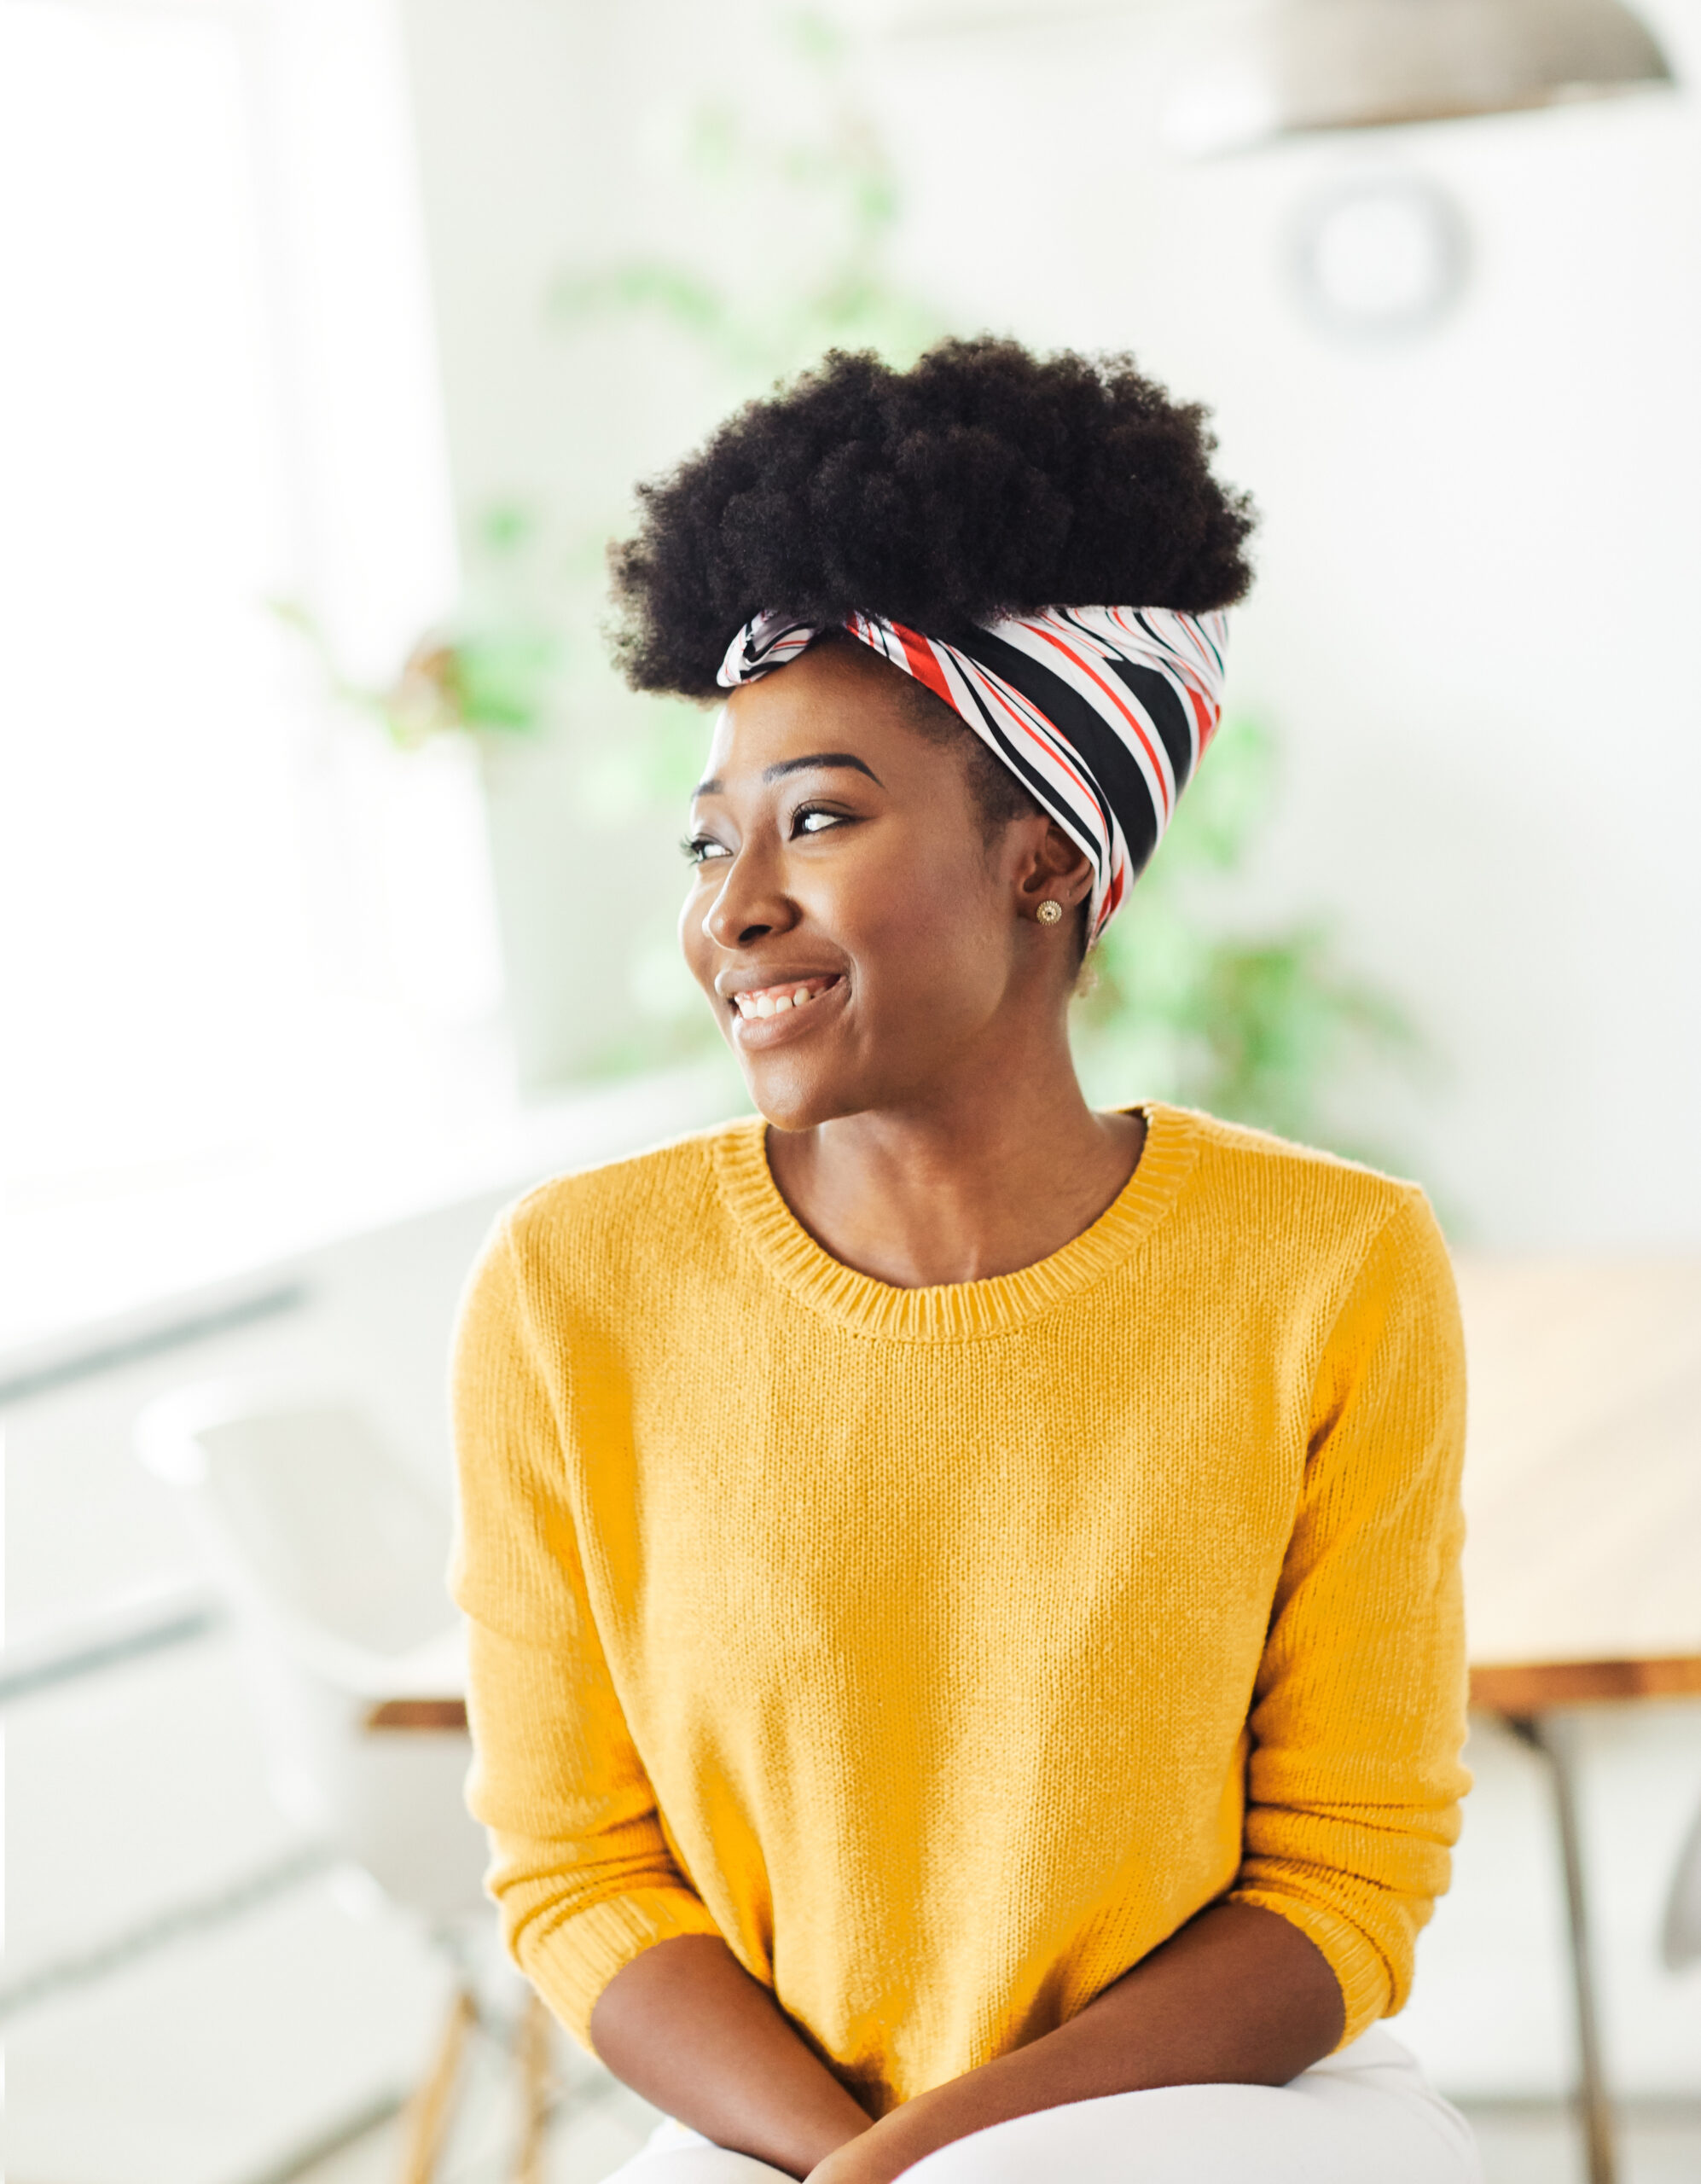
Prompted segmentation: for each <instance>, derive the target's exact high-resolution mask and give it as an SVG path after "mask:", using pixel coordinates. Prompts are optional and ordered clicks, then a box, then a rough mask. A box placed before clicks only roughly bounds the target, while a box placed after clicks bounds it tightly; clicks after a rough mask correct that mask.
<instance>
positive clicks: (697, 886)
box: [680, 644, 1086, 1130]
mask: <svg viewBox="0 0 1701 2184" xmlns="http://www.w3.org/2000/svg"><path fill="white" fill-rule="evenodd" d="M963 732H964V734H965V735H967V729H965V730H964V731H963ZM1056 831H1057V830H1056V829H1055V828H1050V827H1049V826H1048V822H1046V821H1045V820H1044V819H1043V818H1040V817H1038V816H1036V817H1034V818H1031V819H1026V818H1024V819H1018V820H1014V821H1012V822H1009V823H1007V825H1005V826H1003V827H1001V828H998V829H997V830H996V837H995V839H993V840H991V841H990V843H989V841H988V839H987V834H986V829H985V828H984V824H983V822H982V820H981V816H980V814H979V812H978V809H977V807H976V805H975V803H974V799H973V796H972V791H971V789H970V787H969V781H968V776H967V769H966V767H965V765H964V764H963V759H962V756H961V752H960V751H959V749H958V748H957V746H956V745H955V742H954V741H950V740H948V739H945V740H940V741H934V740H933V739H932V738H931V737H929V736H927V735H924V734H922V733H921V732H920V731H919V730H918V729H916V728H915V727H914V725H913V724H912V722H911V719H910V717H909V710H908V706H907V703H906V693H905V689H904V686H903V683H902V681H901V680H900V678H899V676H898V674H897V671H894V670H893V669H891V667H888V666H886V665H884V664H883V663H881V662H880V661H879V660H877V659H874V657H873V655H872V654H868V655H864V654H862V653H861V651H860V648H853V647H851V646H850V645H837V644H829V645H821V646H817V647H816V648H813V649H812V650H810V651H809V652H807V653H804V654H802V655H801V656H800V657H799V658H798V659H796V660H794V661H792V664H791V665H789V666H787V667H784V668H781V669H779V670H777V671H775V672H774V673H772V674H770V675H768V676H764V677H763V678H762V679H761V680H760V681H758V682H755V683H746V684H745V685H744V686H743V687H742V688H740V689H738V690H736V691H735V692H734V694H733V696H732V698H731V700H729V703H728V705H727V706H726V707H725V709H724V710H723V712H722V713H721V716H720V717H719V719H718V721H717V723H716V727H715V734H714V740H713V742H712V745H711V749H710V754H709V762H708V771H707V775H706V777H705V780H704V781H702V782H701V783H700V786H699V787H698V789H697V792H696V794H695V797H694V800H693V804H692V818H691V839H690V849H691V854H692V857H693V859H694V873H693V879H692V886H691V890H690V892H689V894H688V896H687V897H686V902H685V908H684V910H683V912H682V915H681V919H680V938H681V942H682V946H683V948H684V951H685V957H686V961H688V963H689V964H690V966H691V969H692V971H693V973H694V975H695V977H696V979H697V981H698V983H699V985H701V987H702V988H703V990H704V992H705V994H706V995H707V996H708V997H709V1000H710V1002H711V1006H712V1007H713V1008H714V1009H715V1012H716V1014H717V1018H718V1019H719V1021H720V1025H721V1028H722V1031H723V1034H724V1036H725V1037H727V1039H728V1040H729V1043H731V1046H732V1048H733V1051H734V1053H735V1054H737V1056H738V1058H739V1061H740V1066H742V1068H743V1071H744V1073H745V1077H746V1082H747V1083H749V1085H750V1088H751V1091H752V1095H753V1097H754V1099H755V1101H756V1104H757V1106H758V1107H759V1108H760V1109H761V1111H762V1112H763V1114H764V1115H765V1116H766V1117H767V1118H769V1121H770V1122H773V1123H775V1124H777V1125H778V1126H779V1127H780V1128H781V1129H782V1130H806V1129H809V1128H810V1127H812V1126H813V1125H815V1124H818V1123H822V1122H828V1121H832V1120H833V1119H835V1118H839V1117H841V1116H845V1115H852V1114H859V1113H862V1112H866V1111H868V1110H869V1109H871V1108H879V1107H897V1108H903V1107H913V1106H914V1105H916V1104H917V1103H918V1102H919V1103H921V1104H927V1103H928V1102H929V1101H931V1099H932V1098H935V1097H937V1096H938V1092H939V1091H940V1089H943V1086H944V1085H945V1083H947V1082H948V1081H949V1079H950V1078H951V1077H954V1076H955V1074H956V1073H957V1072H959V1071H961V1070H963V1069H966V1068H967V1069H972V1068H974V1067H976V1066H991V1065H995V1064H996V1060H997V1057H998V1055H999V1054H1000V1052H1001V1050H1002V1042H1003V1039H1004V1036H1005V1032H1006V1031H1007V1025H1008V1019H1009V1018H1010V1014H1011V1012H1012V1011H1013V1010H1023V1009H1026V1008H1031V1007H1032V1006H1034V1005H1035V1003H1036V1000H1038V1001H1041V1002H1043V1003H1054V1004H1055V1005H1057V1006H1059V1008H1060V1006H1061V1003H1062V999H1063V996H1065V994H1066V992H1067V990H1068V986H1069V985H1070V983H1071V971H1072V962H1071V961H1070V960H1069V957H1068V945H1069V944H1068V943H1067V941H1066V940H1065V938H1064V935H1065V934H1066V933H1067V932H1069V931H1070V930H1071V927H1072V924H1073V921H1072V919H1071V920H1068V921H1065V922H1064V923H1063V924H1061V925H1059V926H1056V927H1054V928H1051V929H1049V930H1048V928H1046V927H1043V926H1039V925H1038V924H1037V923H1036V921H1035V920H1034V916H1033V912H1034V910H1035V909H1036V908H1037V906H1038V903H1039V902H1040V900H1041V899H1042V897H1043V896H1044V895H1045V894H1047V893H1049V894H1052V895H1054V896H1055V897H1058V898H1059V900H1060V901H1062V902H1063V903H1064V904H1065V908H1067V907H1068V906H1069V905H1071V903H1073V902H1074V901H1075V900H1077V898H1078V897H1079V896H1080V894H1081V893H1083V892H1084V889H1085V885H1086V881H1085V877H1084V874H1075V875H1071V876H1062V877H1060V879H1056V880H1048V876H1047V872H1046V865H1047V862H1048V854H1050V855H1052V856H1054V851H1050V850H1049V845H1048V840H1047V838H1048V835H1055V834H1056Z"/></svg>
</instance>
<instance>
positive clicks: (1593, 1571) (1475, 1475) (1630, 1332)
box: [1458, 1256, 1701, 2184]
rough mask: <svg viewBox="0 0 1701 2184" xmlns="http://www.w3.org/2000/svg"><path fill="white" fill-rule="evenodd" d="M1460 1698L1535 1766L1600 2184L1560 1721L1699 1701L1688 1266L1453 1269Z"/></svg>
mask: <svg viewBox="0 0 1701 2184" xmlns="http://www.w3.org/2000/svg"><path fill="white" fill-rule="evenodd" d="M1458 1274H1459V1289H1460V1301H1461V1303H1462V1304H1463V1307H1464V1313H1465V1331H1466V1347H1467V1350H1468V1353H1469V1358H1470V1371H1471V1425H1470V1437H1469V1444H1468V1452H1467V1456H1466V1467H1465V1505H1466V1519H1467V1523H1468V1526H1469V1531H1468V1536H1467V1540H1466V1549H1465V1597H1466V1614H1467V1617H1468V1618H1469V1628H1470V1646H1471V1663H1472V1666H1471V1700H1472V1705H1474V1706H1477V1707H1478V1708H1480V1709H1482V1710H1483V1711H1485V1712H1489V1713H1493V1714H1495V1715H1497V1716H1499V1717H1500V1718H1501V1720H1502V1721H1503V1722H1506V1723H1507V1727H1508V1728H1511V1729H1512V1732H1513V1733H1514V1734H1516V1735H1518V1736H1519V1737H1520V1738H1521V1739H1522V1740H1524V1742H1525V1743H1526V1744H1528V1745H1530V1746H1531V1747H1532V1748H1533V1749H1534V1750H1536V1751H1538V1752H1540V1753H1541V1755H1542V1757H1544V1758H1545V1760H1546V1761H1547V1768H1548V1775H1549V1780H1550V1782H1551V1784H1552V1787H1553V1813H1554V1820H1555V1824H1556V1826H1557V1828H1558V1831H1559V1848H1560V1853H1561V1857H1562V1862H1563V1867H1564V1873H1565V1908H1566V1915H1567V1926H1568V1936H1569V1940H1570V1962H1571V1984H1572V1989H1573V1995H1574V2000H1575V2005H1576V2021H1577V2051H1578V2058H1579V2065H1580V2069H1579V2077H1580V2081H1581V2082H1580V2085H1579V2088H1578V2097H1579V2106H1580V2109H1581V2120H1582V2126H1583V2130H1584V2134H1585V2137H1586V2140H1587V2146H1588V2174H1589V2180H1590V2184H1613V2178H1614V2176H1615V2174H1616V2164H1615V2160H1614V2152H1613V2144H1612V2123H1611V2104H1610V2101H1609V2099H1608V2095H1607V2088H1606V2083H1605V2074H1604V2071H1603V2069H1602V2064H1601V2055H1600V2042H1599V2033H1598V2028H1597V2014H1596V2009H1595V2001H1594V1978H1593V1975H1592V1965H1591V1959H1590V1951H1589V1931H1588V1901H1587V1889H1586V1883H1585V1873H1584V1865H1583V1858H1582V1845H1581V1841H1580V1838H1579V1834H1578V1829H1577V1820H1576V1785H1575V1782H1574V1780H1573V1776H1572V1770H1571V1763H1570V1749H1569V1745H1568V1742H1567V1740H1566V1738H1565V1734H1564V1729H1563V1724H1562V1721H1561V1720H1560V1719H1559V1718H1556V1717H1559V1716H1562V1714H1563V1710H1565V1709H1567V1708H1570V1707H1573V1706H1579V1705H1597V1704H1599V1703H1601V1702H1603V1701H1606V1700H1613V1699H1618V1700H1624V1699H1645V1698H1657V1697H1667V1696H1675V1695H1678V1694H1681V1693H1701V1261H1696V1260H1694V1259H1682V1258H1671V1259H1665V1260H1653V1259H1628V1258H1626V1259H1616V1260H1615V1259H1605V1258H1602V1259H1582V1258H1563V1259H1562V1258H1542V1259H1533V1258H1532V1259H1491V1258H1474V1257H1470V1256H1463V1257H1461V1258H1460V1259H1459V1261H1458Z"/></svg>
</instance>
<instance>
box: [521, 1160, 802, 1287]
mask: <svg viewBox="0 0 1701 2184" xmlns="http://www.w3.org/2000/svg"><path fill="white" fill-rule="evenodd" d="M761 1128H762V1124H761V1122H760V1120H759V1118H748V1117H746V1118H740V1119H739V1120H737V1121H735V1122H730V1123H721V1124H716V1125H715V1127H714V1128H712V1129H711V1130H696V1131H694V1132H692V1134H691V1135H690V1136H687V1137H680V1138H675V1139H673V1140H671V1141H669V1142H668V1143H666V1144H665V1145H659V1146H655V1147H652V1148H650V1149H649V1150H648V1151H647V1152H643V1153H633V1154H630V1155H629V1156H628V1157H627V1158H625V1159H620V1160H610V1161H605V1162H602V1163H601V1164H600V1165H597V1166H595V1167H592V1168H581V1169H578V1170H571V1171H569V1172H568V1173H566V1174H564V1175H560V1176H551V1177H550V1179H549V1181H548V1182H543V1183H539V1184H538V1185H537V1187H536V1188H533V1189H531V1190H529V1191H527V1192H526V1193H525V1195H524V1196H523V1197H521V1198H519V1199H515V1200H514V1203H513V1204H512V1205H509V1206H508V1207H507V1208H506V1209H505V1210H504V1211H503V1212H502V1214H501V1215H500V1216H499V1217H498V1218H497V1221H496V1229H495V1231H494V1233H493V1234H492V1236H491V1241H490V1244H489V1246H487V1251H486V1257H487V1258H490V1257H492V1256H496V1255H500V1256H502V1258H505V1259H506V1261H507V1263H508V1267H509V1269H510V1270H511V1278H512V1279H514V1281H516V1282H517V1283H518V1284H519V1286H520V1287H521V1288H522V1289H525V1288H529V1287H533V1286H534V1285H536V1284H537V1282H539V1281H544V1282H547V1283H548V1284H549V1285H550V1286H551V1287H554V1286H557V1285H559V1284H560V1282H561V1281H563V1280H566V1281H575V1280H578V1281H590V1282H593V1283H599V1284H600V1283H601V1282H602V1281H607V1280H609V1279H612V1278H615V1277H617V1276H618V1279H619V1281H620V1283H621V1286H622V1287H629V1286H630V1283H631V1282H632V1281H633V1280H634V1279H635V1278H642V1268H643V1266H644V1265H645V1263H647V1262H661V1263H678V1262H679V1261H680V1260H681V1259H682V1258H690V1257H691V1256H693V1255H694V1253H695V1252H698V1251H700V1250H701V1249H702V1248H703V1246H704V1244H705V1237H706V1234H707V1233H708V1232H709V1231H711V1230H712V1229H714V1228H715V1227H716V1226H717V1223H716V1219H715V1216H716V1214H717V1208H718V1196H717V1188H716V1169H717V1159H718V1157H719V1156H720V1154H721V1153H722V1151H723V1147H725V1146H726V1145H728V1144H729V1143H730V1142H735V1141H742V1140H744V1139H746V1138H748V1137H750V1136H752V1135H753V1134H755V1133H757V1132H759V1130H761Z"/></svg>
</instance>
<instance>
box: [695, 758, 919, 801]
mask: <svg viewBox="0 0 1701 2184" xmlns="http://www.w3.org/2000/svg"><path fill="white" fill-rule="evenodd" d="M810 766H840V767H848V768H849V769H850V770H851V772H852V773H857V774H866V775H868V779H869V780H870V781H872V782H873V783H874V787H876V788H884V787H885V782H884V781H882V780H881V779H880V775H878V774H877V773H876V772H875V771H874V768H873V767H872V766H871V765H869V764H867V762H866V761H865V760H863V759H862V758H858V757H857V756H856V752H854V751H811V752H810V753H809V755H808V756H807V758H781V760H780V762H779V764H777V765H773V766H764V767H763V770H762V778H763V781H779V780H781V778H782V777H783V776H784V775H787V774H801V773H803V772H804V771H805V770H806V769H808V768H809V767H810ZM725 787H726V783H725V782H724V781H723V780H722V778H721V776H720V775H718V774H714V775H711V776H710V778H709V779H708V780H707V781H699V782H698V784H697V786H696V787H695V788H694V789H693V790H692V792H691V793H692V795H693V796H694V797H699V796H718V795H719V794H720V793H721V792H722V790H723V789H724V788H725Z"/></svg>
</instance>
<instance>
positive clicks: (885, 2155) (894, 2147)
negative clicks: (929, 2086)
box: [806, 2109, 916, 2184]
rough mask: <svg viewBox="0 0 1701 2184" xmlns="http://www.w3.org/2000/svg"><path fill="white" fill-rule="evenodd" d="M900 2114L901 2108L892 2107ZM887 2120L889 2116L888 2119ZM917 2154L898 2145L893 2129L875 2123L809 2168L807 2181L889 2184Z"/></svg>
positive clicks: (816, 2183) (815, 2182) (812, 2183)
mask: <svg viewBox="0 0 1701 2184" xmlns="http://www.w3.org/2000/svg"><path fill="white" fill-rule="evenodd" d="M895 2112H896V2113H897V2114H899V2115H902V2113H903V2111H902V2110H901V2109H899V2110H897V2111H895ZM888 2120H890V2119H888ZM915 2158H916V2157H915V2156H914V2154H913V2153H909V2152H906V2151H905V2150H904V2149H903V2146H900V2145H899V2143H898V2140H897V2135H896V2134H895V2133H892V2132H889V2131H887V2130H885V2128H884V2126H883V2125H881V2124H880V2123H876V2124H874V2126H873V2128H872V2129H869V2130H866V2131H862V2132H860V2133H859V2134H858V2135H857V2136H856V2138H854V2139H847V2140H845V2144H844V2145H843V2146H835V2147H834V2148H833V2152H831V2153H830V2154H828V2155H827V2158H826V2160H825V2161H818V2162H817V2163H816V2165H815V2167H814V2168H813V2169H810V2173H809V2176H808V2179H807V2180H806V2184H891V2179H892V2178H893V2177H895V2176H901V2175H903V2172H904V2170H905V2169H908V2168H909V2165H910V2164H911V2163H912V2162H913V2161H914V2159H915Z"/></svg>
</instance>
